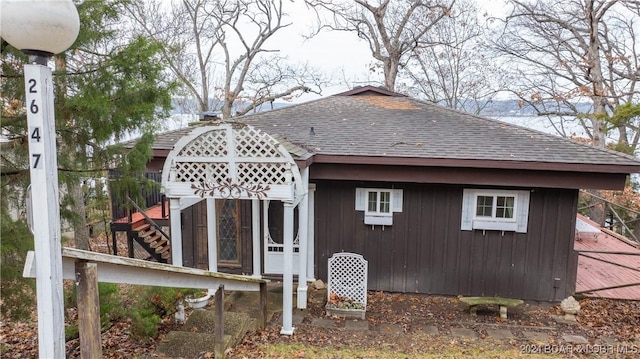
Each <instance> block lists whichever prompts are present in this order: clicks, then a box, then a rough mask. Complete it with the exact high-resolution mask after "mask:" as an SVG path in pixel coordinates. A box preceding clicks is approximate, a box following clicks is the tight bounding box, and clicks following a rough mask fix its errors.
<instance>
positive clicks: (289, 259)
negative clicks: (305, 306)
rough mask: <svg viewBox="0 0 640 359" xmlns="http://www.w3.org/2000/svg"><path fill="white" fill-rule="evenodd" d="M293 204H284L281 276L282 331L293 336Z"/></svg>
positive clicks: (281, 332)
mask: <svg viewBox="0 0 640 359" xmlns="http://www.w3.org/2000/svg"><path fill="white" fill-rule="evenodd" d="M293 208H294V207H293V204H292V203H286V202H285V203H284V224H283V237H284V252H283V255H284V263H283V266H284V271H283V274H282V329H281V330H280V334H285V335H293Z"/></svg>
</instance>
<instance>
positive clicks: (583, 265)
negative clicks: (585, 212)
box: [574, 215, 640, 300]
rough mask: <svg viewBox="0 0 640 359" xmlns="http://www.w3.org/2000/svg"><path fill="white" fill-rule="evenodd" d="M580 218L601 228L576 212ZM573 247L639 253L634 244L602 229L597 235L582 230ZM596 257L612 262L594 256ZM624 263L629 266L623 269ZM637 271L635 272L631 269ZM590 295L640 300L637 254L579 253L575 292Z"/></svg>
mask: <svg viewBox="0 0 640 359" xmlns="http://www.w3.org/2000/svg"><path fill="white" fill-rule="evenodd" d="M578 218H579V219H581V220H582V221H584V222H586V223H588V224H590V225H591V226H593V227H595V228H598V229H600V226H598V224H597V223H595V222H593V221H591V220H590V219H588V218H587V217H584V216H582V215H578ZM574 249H575V250H590V251H609V252H612V251H614V252H631V253H637V254H640V249H638V248H636V247H633V246H631V245H629V244H627V243H625V242H623V241H621V240H619V239H617V238H615V237H613V236H611V235H608V234H607V233H605V232H602V233H600V234H598V235H597V236H596V235H595V234H593V233H582V234H581V235H579V236H576V241H575V242H574ZM589 257H593V258H599V259H602V260H605V261H608V262H613V263H617V264H620V265H621V266H617V265H615V264H611V263H605V262H603V261H600V260H597V259H593V258H589ZM622 266H626V267H628V268H624V267H622ZM630 268H635V269H636V270H635V271H634V270H633V269H630ZM632 283H638V284H637V285H634V286H630V287H625V288H616V289H607V290H599V291H598V290H596V289H599V288H604V287H613V286H617V285H624V284H632ZM585 291H586V293H584V294H585V295H587V296H590V297H600V298H613V299H630V300H640V256H639V255H624V254H602V253H582V254H581V255H579V256H578V276H577V280H576V292H577V293H580V292H585Z"/></svg>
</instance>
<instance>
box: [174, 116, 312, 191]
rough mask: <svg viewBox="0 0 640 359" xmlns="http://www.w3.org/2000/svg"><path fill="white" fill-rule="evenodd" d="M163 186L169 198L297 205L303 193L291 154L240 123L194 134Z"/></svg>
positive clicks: (180, 147) (181, 144)
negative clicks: (293, 202)
mask: <svg viewBox="0 0 640 359" xmlns="http://www.w3.org/2000/svg"><path fill="white" fill-rule="evenodd" d="M162 184H163V187H164V188H165V194H167V196H168V197H172V196H175V197H184V196H198V197H202V198H204V197H214V198H239V199H254V198H258V199H266V198H269V199H277V200H284V201H293V200H294V199H295V196H296V194H298V195H300V194H302V192H303V191H304V189H303V186H302V185H301V177H300V171H299V169H298V167H297V166H296V164H295V162H294V161H293V158H292V157H291V155H290V154H289V153H288V152H287V150H286V149H285V148H284V147H283V146H281V145H280V144H279V142H278V141H276V140H275V139H274V138H273V137H271V136H270V135H268V134H267V133H264V132H262V131H260V130H258V129H255V128H253V127H252V126H249V125H245V124H241V123H237V122H233V123H220V124H217V125H215V126H208V127H199V128H194V129H193V131H192V132H191V133H190V134H189V135H186V136H185V137H183V138H181V139H180V140H179V141H178V142H176V144H175V145H174V149H173V150H172V151H171V152H170V153H169V155H168V156H167V160H166V161H165V167H164V168H163V179H162Z"/></svg>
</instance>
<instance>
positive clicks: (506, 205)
mask: <svg viewBox="0 0 640 359" xmlns="http://www.w3.org/2000/svg"><path fill="white" fill-rule="evenodd" d="M515 200H516V198H515V196H488V195H478V196H477V197H476V217H477V218H493V219H498V218H501V219H504V220H514V217H513V213H514V209H515Z"/></svg>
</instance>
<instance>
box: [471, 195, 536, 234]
mask: <svg viewBox="0 0 640 359" xmlns="http://www.w3.org/2000/svg"><path fill="white" fill-rule="evenodd" d="M478 196H491V197H494V198H495V197H497V196H505V197H514V199H515V201H514V208H513V212H514V218H495V217H482V216H477V215H476V204H477V200H478ZM529 197H530V192H529V191H513V190H490V189H467V188H465V189H464V191H463V195H462V221H461V222H462V223H461V225H460V229H461V230H463V231H471V230H474V229H479V230H496V231H514V232H518V233H527V225H528V221H529ZM494 202H495V201H494ZM495 205H496V204H495V203H494V208H493V210H492V216H495Z"/></svg>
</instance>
